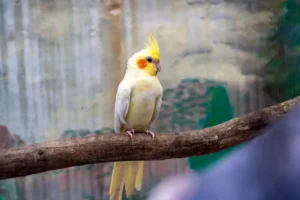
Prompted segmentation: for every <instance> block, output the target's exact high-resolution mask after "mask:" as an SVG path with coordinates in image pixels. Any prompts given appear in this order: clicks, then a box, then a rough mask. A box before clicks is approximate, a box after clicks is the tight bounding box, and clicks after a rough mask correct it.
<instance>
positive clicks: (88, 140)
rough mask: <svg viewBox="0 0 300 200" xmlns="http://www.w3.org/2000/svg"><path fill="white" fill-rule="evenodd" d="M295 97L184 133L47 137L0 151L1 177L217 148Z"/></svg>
mask: <svg viewBox="0 0 300 200" xmlns="http://www.w3.org/2000/svg"><path fill="white" fill-rule="evenodd" d="M298 101H300V97H297V98H294V99H292V100H289V101H286V102H283V103H280V104H277V105H274V106H271V107H268V108H264V109H262V110H258V111H255V112H252V113H249V114H246V115H243V116H240V117H237V118H235V119H232V120H230V121H228V122H225V123H223V124H221V125H218V126H214V127H210V128H207V129H202V130H197V131H188V132H184V133H168V134H156V137H155V139H154V140H152V139H151V137H150V136H147V135H145V134H136V135H134V137H133V140H132V141H131V140H130V138H129V137H128V136H127V135H125V134H124V135H123V134H122V135H119V134H110V135H101V136H88V137H81V138H75V139H63V140H57V141H49V142H44V143H40V144H33V145H27V146H23V147H21V148H13V149H8V150H2V151H0V179H7V178H13V177H20V176H26V175H30V174H35V173H40V172H45V171H49V170H55V169H60V168H66V167H71V166H77V165H84V164H92V163H101V162H112V161H128V160H164V159H171V158H184V157H189V156H197V155H203V154H208V153H213V152H217V151H220V150H222V149H225V148H228V147H232V146H234V145H237V144H240V143H244V142H246V141H248V140H250V139H251V138H253V137H254V136H256V135H257V134H259V130H261V129H262V128H264V127H265V126H266V124H267V123H269V122H270V121H273V120H276V119H278V118H279V117H281V116H282V115H284V114H285V113H287V112H288V111H290V110H291V109H292V108H293V107H294V106H295V105H296V103H297V102H298Z"/></svg>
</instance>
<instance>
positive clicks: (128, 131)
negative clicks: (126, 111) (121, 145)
mask: <svg viewBox="0 0 300 200" xmlns="http://www.w3.org/2000/svg"><path fill="white" fill-rule="evenodd" d="M125 133H127V134H128V135H129V137H130V138H131V139H132V137H133V134H134V133H135V131H134V129H131V130H127V131H126V132H125Z"/></svg>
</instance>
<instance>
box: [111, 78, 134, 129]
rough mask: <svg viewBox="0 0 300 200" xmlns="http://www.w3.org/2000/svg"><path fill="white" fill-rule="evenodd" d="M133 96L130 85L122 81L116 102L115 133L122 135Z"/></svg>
mask: <svg viewBox="0 0 300 200" xmlns="http://www.w3.org/2000/svg"><path fill="white" fill-rule="evenodd" d="M130 96H131V86H130V85H129V84H128V83H125V82H124V81H122V82H121V83H120V85H119V88H118V91H117V95H116V102H115V113H114V118H115V124H114V126H115V127H114V128H115V132H116V133H120V132H121V129H122V126H123V125H125V124H126V121H125V119H126V116H127V113H128V109H129V104H130Z"/></svg>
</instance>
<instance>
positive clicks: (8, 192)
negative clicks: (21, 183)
mask: <svg viewBox="0 0 300 200" xmlns="http://www.w3.org/2000/svg"><path fill="white" fill-rule="evenodd" d="M22 199H24V198H23V197H21V196H20V195H19V194H18V191H17V186H16V180H15V179H10V180H2V181H0V200H22Z"/></svg>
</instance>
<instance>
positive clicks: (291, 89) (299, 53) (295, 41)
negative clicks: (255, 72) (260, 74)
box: [260, 0, 300, 102]
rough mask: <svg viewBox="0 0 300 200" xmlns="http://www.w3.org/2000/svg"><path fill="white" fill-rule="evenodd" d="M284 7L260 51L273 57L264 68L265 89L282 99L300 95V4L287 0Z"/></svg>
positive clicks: (279, 99)
mask: <svg viewBox="0 0 300 200" xmlns="http://www.w3.org/2000/svg"><path fill="white" fill-rule="evenodd" d="M283 9H285V12H282V14H281V15H279V16H277V17H275V18H274V20H273V21H272V23H271V24H270V29H269V35H268V36H267V37H266V38H263V43H262V44H263V45H262V49H261V51H260V56H262V57H263V58H266V59H268V60H269V62H268V63H267V64H266V65H265V66H264V69H263V71H264V90H265V91H266V92H267V93H268V94H269V95H270V97H272V98H273V99H274V100H276V101H279V102H281V101H285V100H288V99H291V98H294V97H296V96H298V95H300V84H299V82H300V81H299V79H300V73H299V72H300V62H299V61H300V60H299V59H300V3H299V2H297V0H285V1H284V3H283V4H282V7H281V10H282V11H283Z"/></svg>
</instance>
